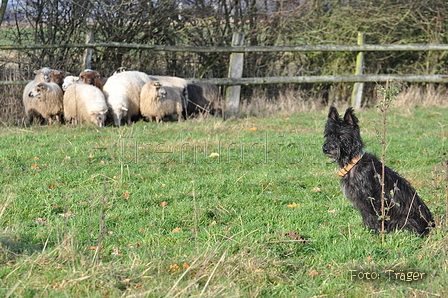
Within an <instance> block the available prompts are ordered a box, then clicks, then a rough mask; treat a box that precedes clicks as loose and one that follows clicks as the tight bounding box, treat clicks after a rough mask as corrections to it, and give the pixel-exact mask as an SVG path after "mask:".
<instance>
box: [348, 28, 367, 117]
mask: <svg viewBox="0 0 448 298" xmlns="http://www.w3.org/2000/svg"><path fill="white" fill-rule="evenodd" d="M364 41H365V34H364V33H362V32H358V45H363V44H364ZM363 69H364V52H358V55H357V56H356V69H355V75H362V74H363ZM363 89H364V83H355V84H354V85H353V92H352V99H351V106H353V107H354V108H355V109H359V108H361V102H362V90H363Z"/></svg>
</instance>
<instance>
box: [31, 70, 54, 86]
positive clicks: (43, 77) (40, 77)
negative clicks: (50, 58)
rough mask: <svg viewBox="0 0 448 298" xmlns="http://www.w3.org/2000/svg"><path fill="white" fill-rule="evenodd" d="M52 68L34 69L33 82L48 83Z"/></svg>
mask: <svg viewBox="0 0 448 298" xmlns="http://www.w3.org/2000/svg"><path fill="white" fill-rule="evenodd" d="M52 71H53V69H51V68H49V67H42V68H41V69H38V70H35V71H34V73H35V74H36V76H35V77H34V82H36V83H49V82H50V79H51V72H52Z"/></svg>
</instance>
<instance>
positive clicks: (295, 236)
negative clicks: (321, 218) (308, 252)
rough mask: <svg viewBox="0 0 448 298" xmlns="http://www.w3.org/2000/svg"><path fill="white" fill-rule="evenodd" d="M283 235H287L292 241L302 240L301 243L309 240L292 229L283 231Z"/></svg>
mask: <svg viewBox="0 0 448 298" xmlns="http://www.w3.org/2000/svg"><path fill="white" fill-rule="evenodd" d="M283 236H285V237H288V238H289V239H291V240H294V241H298V242H302V244H303V245H305V244H307V242H308V241H309V240H308V239H306V238H305V237H303V236H302V235H300V234H299V233H297V232H295V231H292V230H291V231H289V232H287V233H283Z"/></svg>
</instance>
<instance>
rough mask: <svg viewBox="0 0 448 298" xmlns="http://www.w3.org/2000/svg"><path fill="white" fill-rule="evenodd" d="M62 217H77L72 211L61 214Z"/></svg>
mask: <svg viewBox="0 0 448 298" xmlns="http://www.w3.org/2000/svg"><path fill="white" fill-rule="evenodd" d="M59 215H60V216H62V217H72V216H75V215H74V214H73V213H72V212H71V211H67V212H65V213H59Z"/></svg>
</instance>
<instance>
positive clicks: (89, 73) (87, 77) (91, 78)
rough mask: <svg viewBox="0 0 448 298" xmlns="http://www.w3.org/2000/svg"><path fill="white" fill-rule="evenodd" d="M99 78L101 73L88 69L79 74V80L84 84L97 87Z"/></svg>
mask: <svg viewBox="0 0 448 298" xmlns="http://www.w3.org/2000/svg"><path fill="white" fill-rule="evenodd" d="M99 78H100V73H99V72H97V71H95V70H91V69H86V70H84V71H83V72H81V73H80V74H79V79H80V81H81V82H83V83H84V84H89V85H95V80H97V79H99Z"/></svg>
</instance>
